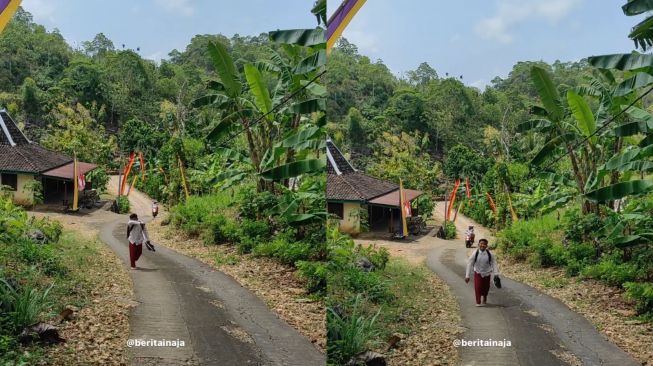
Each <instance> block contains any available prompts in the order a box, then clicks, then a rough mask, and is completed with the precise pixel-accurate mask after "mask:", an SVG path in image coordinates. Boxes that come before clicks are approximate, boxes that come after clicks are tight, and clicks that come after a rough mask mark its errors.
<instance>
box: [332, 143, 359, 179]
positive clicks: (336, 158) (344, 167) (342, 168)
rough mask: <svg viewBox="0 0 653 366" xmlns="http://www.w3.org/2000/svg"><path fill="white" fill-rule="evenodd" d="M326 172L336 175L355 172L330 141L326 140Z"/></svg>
mask: <svg viewBox="0 0 653 366" xmlns="http://www.w3.org/2000/svg"><path fill="white" fill-rule="evenodd" d="M327 172H328V173H331V174H338V175H340V174H350V173H354V172H356V169H354V167H353V166H352V165H351V164H350V163H349V161H347V159H346V158H345V156H344V155H342V153H341V152H340V150H339V149H338V148H337V147H336V145H334V143H333V142H332V141H331V140H330V139H328V140H327Z"/></svg>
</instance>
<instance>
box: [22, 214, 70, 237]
mask: <svg viewBox="0 0 653 366" xmlns="http://www.w3.org/2000/svg"><path fill="white" fill-rule="evenodd" d="M30 225H31V226H32V227H33V228H35V229H38V230H40V231H41V232H43V235H45V237H46V238H48V242H50V243H57V242H58V241H59V238H60V237H61V233H62V232H63V225H61V223H60V222H59V221H57V220H50V219H49V218H48V217H42V218H36V217H34V216H32V219H31V223H30Z"/></svg>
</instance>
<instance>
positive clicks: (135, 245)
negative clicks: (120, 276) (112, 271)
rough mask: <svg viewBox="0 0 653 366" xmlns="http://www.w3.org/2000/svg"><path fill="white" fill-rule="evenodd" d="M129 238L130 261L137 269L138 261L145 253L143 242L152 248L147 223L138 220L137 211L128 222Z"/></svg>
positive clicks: (132, 266)
mask: <svg viewBox="0 0 653 366" xmlns="http://www.w3.org/2000/svg"><path fill="white" fill-rule="evenodd" d="M127 240H129V262H130V264H131V268H132V269H137V267H136V261H138V259H139V258H140V257H141V254H143V243H145V244H146V245H147V246H148V249H149V250H152V251H153V248H154V247H153V246H152V249H150V246H151V245H152V244H150V239H149V238H148V235H147V229H146V228H145V224H144V223H143V222H141V221H139V220H138V215H136V214H135V213H133V214H131V215H129V222H128V223H127Z"/></svg>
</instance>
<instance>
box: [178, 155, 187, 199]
mask: <svg viewBox="0 0 653 366" xmlns="http://www.w3.org/2000/svg"><path fill="white" fill-rule="evenodd" d="M177 158H178V159H179V174H180V175H181V183H182V184H183V186H184V193H186V199H188V197H190V193H189V192H188V184H187V183H186V174H185V173H184V163H183V162H182V161H181V158H180V157H177Z"/></svg>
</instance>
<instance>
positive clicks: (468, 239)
mask: <svg viewBox="0 0 653 366" xmlns="http://www.w3.org/2000/svg"><path fill="white" fill-rule="evenodd" d="M474 238H475V235H474V234H465V248H471V247H472V244H474Z"/></svg>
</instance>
